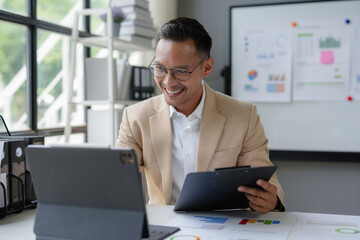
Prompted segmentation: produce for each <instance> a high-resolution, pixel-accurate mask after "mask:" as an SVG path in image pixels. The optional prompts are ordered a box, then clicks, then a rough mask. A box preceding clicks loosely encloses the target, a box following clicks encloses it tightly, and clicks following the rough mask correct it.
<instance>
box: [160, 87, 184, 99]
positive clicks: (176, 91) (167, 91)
mask: <svg viewBox="0 0 360 240" xmlns="http://www.w3.org/2000/svg"><path fill="white" fill-rule="evenodd" d="M164 90H165V91H166V93H167V94H168V96H170V97H172V96H177V95H179V94H180V93H181V92H182V91H183V90H184V89H183V88H182V89H176V90H174V91H171V90H169V89H167V88H164Z"/></svg>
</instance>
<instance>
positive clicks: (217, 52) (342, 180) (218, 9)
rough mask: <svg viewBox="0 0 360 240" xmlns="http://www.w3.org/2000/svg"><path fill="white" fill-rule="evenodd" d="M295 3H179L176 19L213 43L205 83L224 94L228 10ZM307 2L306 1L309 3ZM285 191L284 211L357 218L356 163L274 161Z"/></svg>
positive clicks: (358, 166)
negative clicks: (187, 21)
mask: <svg viewBox="0 0 360 240" xmlns="http://www.w3.org/2000/svg"><path fill="white" fill-rule="evenodd" d="M282 2H296V1H269V0H268V1H266V0H227V1H219V0H179V1H178V16H186V17H193V18H196V19H198V20H199V22H200V23H202V24H203V25H204V27H205V28H206V29H207V30H208V32H209V34H210V35H211V36H212V39H213V50H212V56H213V57H214V59H215V66H214V71H213V72H212V74H211V76H209V77H208V78H207V79H206V80H207V81H208V82H210V84H211V86H212V87H213V88H214V89H216V90H218V91H221V92H224V89H225V83H224V79H223V78H222V77H221V76H220V72H221V69H222V68H223V67H224V66H225V65H228V64H229V48H230V47H229V36H230V33H229V28H230V27H229V20H230V19H229V18H230V17H229V9H230V6H234V5H242V4H264V3H282ZM309 2H310V1H309ZM274 163H275V164H276V165H278V166H279V169H278V176H279V179H280V181H281V184H282V186H283V188H284V190H285V202H286V205H287V209H288V211H302V212H325V213H337V214H355V215H360V205H359V202H360V188H359V187H358V183H359V182H360V174H359V173H360V159H359V162H358V163H346V162H341V159H339V162H309V161H305V160H304V161H274Z"/></svg>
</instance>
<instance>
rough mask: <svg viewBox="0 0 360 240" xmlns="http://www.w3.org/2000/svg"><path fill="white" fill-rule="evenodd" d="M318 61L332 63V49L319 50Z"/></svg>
mask: <svg viewBox="0 0 360 240" xmlns="http://www.w3.org/2000/svg"><path fill="white" fill-rule="evenodd" d="M320 63H322V64H332V63H334V51H321V52H320Z"/></svg>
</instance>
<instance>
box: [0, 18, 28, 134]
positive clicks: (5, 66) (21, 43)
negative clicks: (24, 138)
mask: <svg viewBox="0 0 360 240" xmlns="http://www.w3.org/2000/svg"><path fill="white" fill-rule="evenodd" d="M26 36H27V26H23V25H19V24H14V23H9V22H5V21H0V49H1V51H0V63H1V64H0V114H1V115H2V116H3V117H4V119H5V121H6V123H7V126H8V128H9V130H11V129H16V130H29V125H28V124H27V121H26V119H27V115H26V88H27V85H28V83H27V82H28V77H27V63H26Z"/></svg>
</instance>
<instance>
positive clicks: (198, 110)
mask: <svg viewBox="0 0 360 240" xmlns="http://www.w3.org/2000/svg"><path fill="white" fill-rule="evenodd" d="M201 85H202V88H203V93H202V96H201V100H200V103H199V105H198V106H197V107H196V108H195V110H194V111H193V112H192V113H191V114H190V115H189V117H190V116H194V117H197V118H199V119H201V115H202V111H203V109H204V102H205V86H204V80H202V81H201ZM169 109H170V118H171V117H172V116H173V114H174V113H175V112H177V111H176V109H175V108H174V107H173V106H171V105H169Z"/></svg>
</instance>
